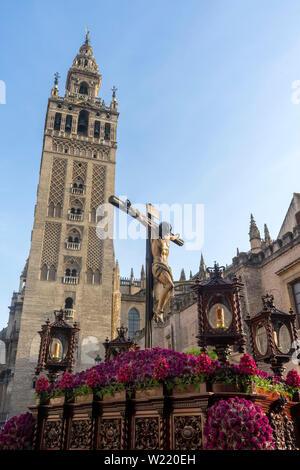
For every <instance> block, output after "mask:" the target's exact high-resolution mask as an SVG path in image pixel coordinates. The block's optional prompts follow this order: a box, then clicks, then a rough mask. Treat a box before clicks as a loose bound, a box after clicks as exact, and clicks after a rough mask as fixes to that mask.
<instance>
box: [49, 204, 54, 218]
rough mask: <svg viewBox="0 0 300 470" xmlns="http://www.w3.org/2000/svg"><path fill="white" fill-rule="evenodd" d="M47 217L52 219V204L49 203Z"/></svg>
mask: <svg viewBox="0 0 300 470" xmlns="http://www.w3.org/2000/svg"><path fill="white" fill-rule="evenodd" d="M48 216H49V217H54V204H53V202H50V204H49V207H48Z"/></svg>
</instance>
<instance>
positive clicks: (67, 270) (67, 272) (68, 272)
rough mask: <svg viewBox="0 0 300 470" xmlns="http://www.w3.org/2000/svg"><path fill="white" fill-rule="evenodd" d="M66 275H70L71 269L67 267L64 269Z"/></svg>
mask: <svg viewBox="0 0 300 470" xmlns="http://www.w3.org/2000/svg"><path fill="white" fill-rule="evenodd" d="M66 276H67V277H69V276H71V269H69V268H67V269H66Z"/></svg>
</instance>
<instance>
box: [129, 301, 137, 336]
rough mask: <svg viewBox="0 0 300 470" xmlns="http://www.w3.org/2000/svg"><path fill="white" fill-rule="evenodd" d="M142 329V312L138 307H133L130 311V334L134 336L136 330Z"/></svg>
mask: <svg viewBox="0 0 300 470" xmlns="http://www.w3.org/2000/svg"><path fill="white" fill-rule="evenodd" d="M139 329H140V314H139V312H138V311H137V309H136V308H132V309H130V310H129V313H128V336H129V338H133V336H134V334H135V332H136V331H138V330H139Z"/></svg>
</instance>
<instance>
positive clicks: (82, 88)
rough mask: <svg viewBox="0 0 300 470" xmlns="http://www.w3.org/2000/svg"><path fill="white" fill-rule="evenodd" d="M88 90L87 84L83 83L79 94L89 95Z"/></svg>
mask: <svg viewBox="0 0 300 470" xmlns="http://www.w3.org/2000/svg"><path fill="white" fill-rule="evenodd" d="M88 89H89V86H88V84H87V83H86V82H81V83H80V87H79V93H80V94H81V95H87V94H88Z"/></svg>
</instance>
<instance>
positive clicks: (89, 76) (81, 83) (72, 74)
mask: <svg viewBox="0 0 300 470" xmlns="http://www.w3.org/2000/svg"><path fill="white" fill-rule="evenodd" d="M100 84H101V75H100V74H99V69H98V65H97V62H96V59H95V57H94V54H93V49H92V46H91V43H90V32H89V30H88V28H87V27H86V34H85V40H84V43H83V44H82V45H81V47H80V49H79V52H78V53H77V55H76V57H75V59H74V60H73V64H72V67H71V68H70V69H69V72H68V76H67V82H66V92H67V93H71V94H73V93H76V94H77V93H78V94H80V95H86V97H89V98H96V97H97V95H98V91H99V88H100Z"/></svg>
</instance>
